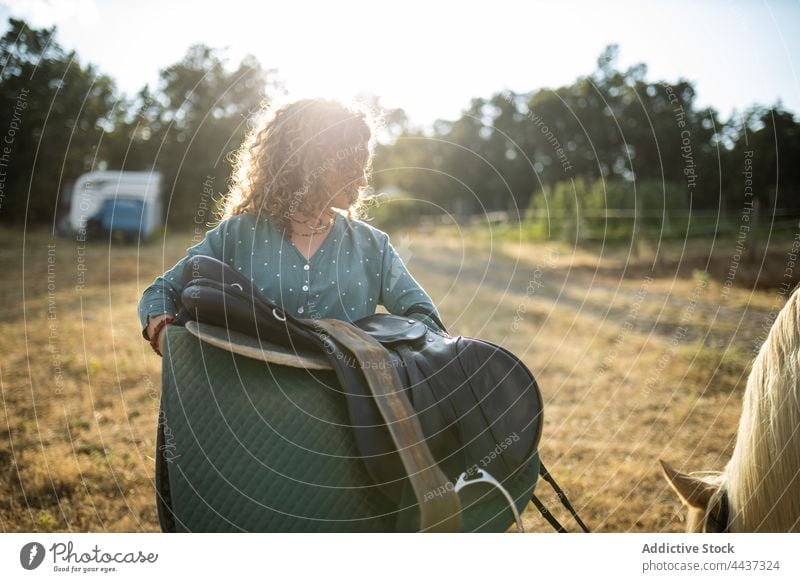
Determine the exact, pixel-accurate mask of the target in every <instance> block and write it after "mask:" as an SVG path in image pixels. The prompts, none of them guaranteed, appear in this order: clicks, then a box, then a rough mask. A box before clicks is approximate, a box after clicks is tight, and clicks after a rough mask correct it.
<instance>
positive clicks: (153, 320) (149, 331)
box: [145, 313, 170, 341]
mask: <svg viewBox="0 0 800 582" xmlns="http://www.w3.org/2000/svg"><path fill="white" fill-rule="evenodd" d="M169 316H170V315H169V313H162V314H161V315H151V316H150V317H148V318H147V327H145V333H146V336H145V339H146V340H147V341H150V340H151V339H152V338H153V331H154V330H155V328H156V326H157V325H158V324H159V323H160V322H161V321H162V320H164V319H166V318H167V317H169Z"/></svg>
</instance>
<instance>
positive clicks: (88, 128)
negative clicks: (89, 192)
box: [0, 18, 115, 225]
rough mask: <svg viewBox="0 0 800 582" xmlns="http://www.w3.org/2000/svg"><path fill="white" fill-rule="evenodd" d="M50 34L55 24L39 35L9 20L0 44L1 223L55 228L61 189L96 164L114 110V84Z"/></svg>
mask: <svg viewBox="0 0 800 582" xmlns="http://www.w3.org/2000/svg"><path fill="white" fill-rule="evenodd" d="M55 34H56V27H52V28H50V29H41V30H36V29H32V28H30V27H28V25H27V24H26V23H25V22H24V21H22V20H18V19H15V18H10V19H9V30H8V31H7V32H6V34H5V35H4V36H3V37H2V39H0V52H2V54H3V55H5V58H4V62H3V67H2V70H0V102H2V103H3V107H2V108H0V132H1V133H3V136H2V137H0V139H2V140H3V141H4V143H3V144H2V146H3V147H6V150H4V153H5V158H4V164H5V167H1V168H0V170H3V171H5V175H4V176H3V177H4V178H5V181H4V182H3V191H2V194H3V197H2V199H1V200H2V205H0V221H2V222H4V223H7V224H8V223H11V224H15V223H16V224H19V223H21V222H22V221H25V220H27V222H29V223H35V222H43V223H48V224H51V225H52V224H54V222H55V219H56V214H57V211H58V206H59V199H60V192H61V190H62V187H63V186H64V184H66V183H68V182H70V181H71V180H74V179H75V178H76V177H77V176H79V175H80V174H82V173H84V172H86V171H88V170H89V169H91V168H92V166H93V165H94V164H95V163H96V162H97V153H98V152H97V148H98V146H99V144H100V142H101V138H102V137H103V135H104V130H103V128H104V127H105V126H106V125H107V124H108V122H109V117H110V112H111V111H112V110H113V108H114V104H115V86H114V82H113V81H112V80H111V79H110V78H109V77H107V76H105V75H101V74H99V73H98V72H97V71H96V69H95V67H94V66H92V65H91V64H90V65H86V66H83V65H81V64H80V62H79V61H78V58H77V55H76V54H75V52H74V51H72V52H69V53H66V52H65V51H64V50H63V49H62V48H61V47H60V46H59V44H58V43H57V42H55V40H54V37H55Z"/></svg>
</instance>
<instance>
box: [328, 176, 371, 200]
mask: <svg viewBox="0 0 800 582" xmlns="http://www.w3.org/2000/svg"><path fill="white" fill-rule="evenodd" d="M366 186H367V175H366V169H365V168H360V169H359V170H358V172H357V173H353V174H351V175H349V176H348V175H343V176H340V177H339V180H338V184H337V185H335V186H334V191H333V192H332V194H333V199H332V200H331V206H332V207H334V208H340V209H342V210H346V209H347V208H350V207H351V206H352V205H353V204H354V203H355V201H356V200H358V192H359V190H361V189H363V188H366Z"/></svg>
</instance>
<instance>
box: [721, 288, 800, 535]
mask: <svg viewBox="0 0 800 582" xmlns="http://www.w3.org/2000/svg"><path fill="white" fill-rule="evenodd" d="M724 478H725V488H726V489H727V493H728V501H729V504H730V521H729V528H730V531H740V532H758V531H773V532H797V531H800V289H796V290H795V291H794V292H793V293H792V295H791V296H790V298H789V300H788V301H787V302H786V305H784V307H783V309H781V311H780V313H778V316H777V318H776V319H775V323H774V324H773V326H772V329H770V332H769V335H768V336H767V339H766V341H765V342H764V344H763V345H762V346H761V349H760V350H759V352H758V356H756V359H755V361H754V362H753V369H752V371H751V372H750V376H749V378H748V379H747V389H746V390H745V394H744V402H743V406H742V416H741V419H740V420H739V430H738V434H737V437H736V446H735V448H734V451H733V455H732V456H731V460H730V462H729V463H728V465H727V466H726V468H725V472H724Z"/></svg>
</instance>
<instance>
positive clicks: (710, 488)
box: [658, 460, 717, 510]
mask: <svg viewBox="0 0 800 582" xmlns="http://www.w3.org/2000/svg"><path fill="white" fill-rule="evenodd" d="M658 462H659V463H661V470H662V471H663V472H664V477H665V478H666V479H667V482H668V483H669V484H670V487H672V489H673V490H674V491H675V493H677V494H678V497H680V498H681V501H683V502H684V503H685V504H686V505H688V506H690V507H694V508H696V509H703V510H705V509H706V507H708V504H709V502H710V501H711V496H712V495H713V494H714V491H716V489H717V488H716V487H715V486H714V485H712V484H711V483H708V482H706V481H703V480H702V479H699V478H697V477H692V476H690V475H685V474H683V473H679V472H678V471H676V470H675V469H673V468H672V467H670V466H669V465H667V464H666V463H665V462H664V461H661V460H659V461H658Z"/></svg>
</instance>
